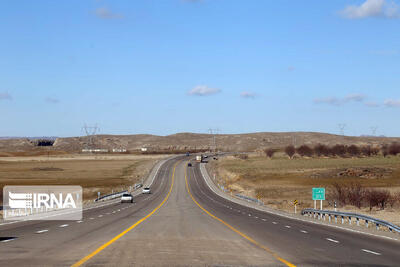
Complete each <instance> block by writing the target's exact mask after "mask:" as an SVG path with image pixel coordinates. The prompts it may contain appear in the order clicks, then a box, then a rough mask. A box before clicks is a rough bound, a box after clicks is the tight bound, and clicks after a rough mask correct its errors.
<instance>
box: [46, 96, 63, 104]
mask: <svg viewBox="0 0 400 267" xmlns="http://www.w3.org/2000/svg"><path fill="white" fill-rule="evenodd" d="M45 100H46V102H47V103H50V104H57V103H60V100H59V99H57V98H52V97H47V98H46V99H45Z"/></svg>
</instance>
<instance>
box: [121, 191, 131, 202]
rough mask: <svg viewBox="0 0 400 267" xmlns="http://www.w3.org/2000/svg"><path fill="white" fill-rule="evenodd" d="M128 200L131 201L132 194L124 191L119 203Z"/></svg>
mask: <svg viewBox="0 0 400 267" xmlns="http://www.w3.org/2000/svg"><path fill="white" fill-rule="evenodd" d="M124 202H128V203H133V196H132V195H131V194H129V193H125V194H123V195H122V197H121V203H124Z"/></svg>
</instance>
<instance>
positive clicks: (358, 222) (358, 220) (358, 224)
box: [357, 218, 360, 226]
mask: <svg viewBox="0 0 400 267" xmlns="http://www.w3.org/2000/svg"><path fill="white" fill-rule="evenodd" d="M357 226H360V219H359V218H357Z"/></svg>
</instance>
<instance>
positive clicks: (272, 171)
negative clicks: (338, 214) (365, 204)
mask: <svg viewBox="0 0 400 267" xmlns="http://www.w3.org/2000/svg"><path fill="white" fill-rule="evenodd" d="M211 166H212V167H211V168H212V169H213V171H214V172H216V176H217V177H218V179H219V180H220V182H221V183H223V184H225V186H226V187H227V188H229V189H230V190H232V191H233V192H235V193H241V194H244V195H247V196H250V197H255V198H260V199H262V200H263V201H264V203H265V204H266V205H268V206H271V207H273V208H276V209H281V210H286V211H290V212H293V209H294V208H293V205H292V202H293V201H294V200H295V199H297V200H298V201H299V203H300V206H299V207H300V209H302V208H309V207H313V205H314V204H313V201H312V199H311V191H312V188H313V187H325V188H326V190H327V201H324V207H325V208H333V202H334V201H335V199H333V192H334V189H333V186H332V185H333V184H334V183H336V182H338V183H345V184H346V183H354V182H358V183H360V184H361V185H362V186H363V187H365V188H378V189H387V190H389V191H391V193H394V194H398V193H399V192H400V157H388V158H383V157H381V156H377V157H370V158H295V159H288V158H286V157H285V156H284V155H283V154H278V155H276V156H274V158H273V159H268V158H266V157H265V156H260V155H255V154H253V155H250V157H249V158H248V159H247V160H243V159H238V158H235V157H233V156H229V157H225V158H221V159H220V160H219V161H213V162H212V165H211ZM318 204H319V203H318ZM340 210H343V211H354V212H359V213H365V214H367V215H370V216H376V217H380V218H383V219H387V220H389V221H392V222H394V223H397V224H400V205H399V204H397V205H395V206H394V207H390V206H389V207H387V208H386V209H385V210H380V209H377V208H375V209H373V210H372V211H371V212H370V211H369V208H361V209H358V208H356V207H353V206H345V207H340Z"/></svg>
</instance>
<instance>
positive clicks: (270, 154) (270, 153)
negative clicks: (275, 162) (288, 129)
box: [264, 148, 276, 158]
mask: <svg viewBox="0 0 400 267" xmlns="http://www.w3.org/2000/svg"><path fill="white" fill-rule="evenodd" d="M275 152H276V149H274V148H267V149H265V150H264V153H265V155H266V156H267V157H268V158H272V157H273V156H274V154H275Z"/></svg>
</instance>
